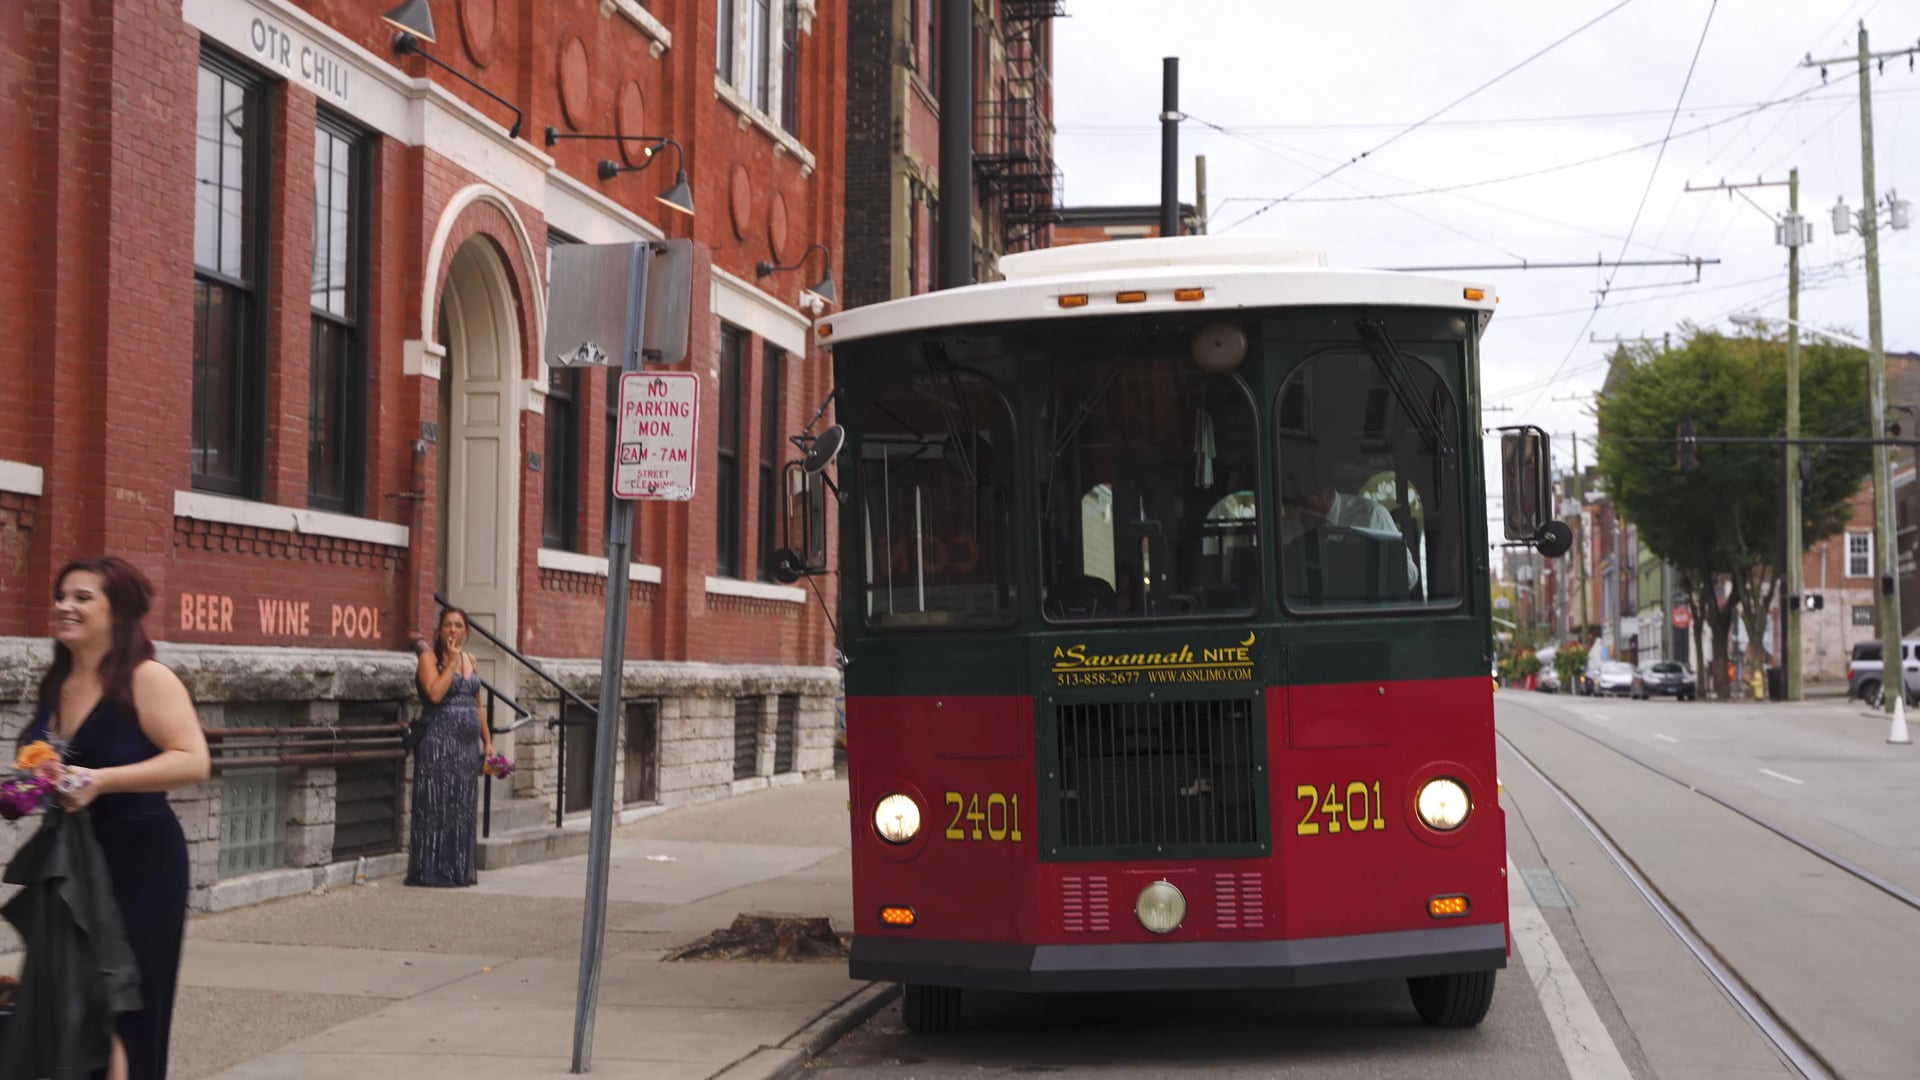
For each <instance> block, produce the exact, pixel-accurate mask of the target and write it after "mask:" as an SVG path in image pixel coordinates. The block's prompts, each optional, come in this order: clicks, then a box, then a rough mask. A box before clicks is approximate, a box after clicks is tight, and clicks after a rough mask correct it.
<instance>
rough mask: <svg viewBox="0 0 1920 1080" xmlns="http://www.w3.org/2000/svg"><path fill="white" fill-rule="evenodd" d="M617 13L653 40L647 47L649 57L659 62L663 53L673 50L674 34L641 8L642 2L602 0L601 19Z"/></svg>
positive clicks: (635, 0)
mask: <svg viewBox="0 0 1920 1080" xmlns="http://www.w3.org/2000/svg"><path fill="white" fill-rule="evenodd" d="M615 11H618V12H619V13H620V14H622V15H625V16H626V17H627V21H628V22H631V23H632V24H633V25H635V26H637V27H639V28H640V32H641V33H643V34H645V35H647V36H648V37H649V38H652V39H653V40H652V43H651V44H649V45H648V46H647V55H649V56H651V57H653V58H654V59H655V60H658V59H660V54H661V53H663V52H666V51H667V50H668V49H671V48H673V33H672V32H671V31H669V30H668V29H667V28H666V25H665V24H664V23H662V22H661V21H660V20H659V19H656V18H654V17H653V12H651V11H648V10H647V9H646V8H644V7H641V6H640V0H600V15H601V17H603V18H604V17H606V16H608V15H611V14H613V13H614V12H615Z"/></svg>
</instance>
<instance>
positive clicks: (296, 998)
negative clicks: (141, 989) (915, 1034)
mask: <svg viewBox="0 0 1920 1080" xmlns="http://www.w3.org/2000/svg"><path fill="white" fill-rule="evenodd" d="M846 797H847V785H846V783H845V782H844V781H818V782H814V783H809V784H803V785H799V786H794V787H787V788H777V789H773V790H770V791H764V792H758V793H754V794H751V795H743V796H738V797H735V798H732V799H728V800H722V801H719V802H714V803H707V804H703V805H699V806H693V807H687V808H683V809H676V810H671V811H668V812H665V813H662V814H659V815H657V816H655V817H651V818H648V819H646V820H643V821H640V822H637V823H635V824H633V825H628V826H625V827H623V828H620V829H618V830H617V831H616V832H615V836H614V842H613V860H612V873H611V879H610V880H611V884H610V887H609V891H608V910H607V954H606V961H605V964H604V966H603V968H602V976H601V987H600V1009H599V1016H598V1022H597V1025H596V1027H595V1037H594V1050H593V1062H592V1065H593V1075H594V1076H598V1077H609V1078H635V1080H638V1078H641V1077H644V1078H647V1080H678V1078H683V1077H684V1078H694V1077H700V1078H704V1077H714V1076H720V1075H722V1074H724V1075H725V1076H726V1077H728V1080H744V1078H750V1077H770V1076H780V1075H784V1074H785V1073H787V1072H789V1071H793V1070H795V1069H797V1068H798V1067H799V1066H801V1065H803V1064H804V1063H805V1061H806V1059H807V1058H808V1057H810V1056H811V1054H812V1053H813V1052H814V1051H817V1050H818V1049H820V1048H822V1047H823V1046H824V1045H825V1044H826V1043H827V1042H830V1041H831V1040H832V1038H834V1037H837V1036H838V1034H839V1033H840V1032H841V1031H844V1030H845V1029H846V1027H848V1026H850V1025H851V1024H852V1023H855V1022H857V1021H858V1020H859V1019H864V1017H865V1016H866V1015H868V1014H870V1013H871V1012H872V1011H873V1010H875V1009H877V1008H879V1007H880V1006H881V1005H884V1004H885V1003H886V1001H887V1000H888V999H889V998H890V996H891V993H892V987H890V986H883V985H871V984H862V983H855V982H853V981H851V980H849V979H848V978H847V971H846V965H845V963H844V961H827V962H816V963H796V964H774V963H755V962H745V961H741V962H712V961H684V962H675V963H666V962H663V961H662V960H661V957H662V956H663V955H664V954H665V953H666V952H668V951H669V950H671V949H673V948H676V947H678V946H680V945H683V944H686V943H688V942H690V941H693V940H696V939H698V938H701V937H703V936H705V935H706V934H708V933H710V932H711V931H713V930H716V929H720V928H722V927H725V926H727V925H728V924H729V923H731V922H732V921H733V918H734V916H735V915H737V914H739V913H741V912H749V911H758V912H780V913H790V914H810V915H827V916H830V917H831V918H832V920H833V924H834V927H835V928H836V929H839V930H845V929H847V928H849V927H850V926H851V900H850V893H849V859H848V853H847V846H848V841H847V812H846ZM585 878H586V860H585V858H584V857H579V858H569V859H562V860H558V861H555V862H548V863H535V864H530V865H525V866H516V867H512V868H509V869H505V870H500V871H492V872H486V873H483V874H481V879H480V885H479V886H478V887H476V888H473V889H465V890H447V891H435V890H424V889H409V888H406V887H404V886H402V885H401V884H400V880H399V879H398V878H392V879H386V880H382V881H378V882H376V883H374V884H371V885H367V886H347V887H345V888H343V889H340V890H337V891H335V892H332V893H328V894H326V895H323V896H304V897H298V898H295V899H291V900H282V901H278V902H275V903H270V904H265V905H261V906H259V907H254V908H247V909H242V910H238V911H232V912H227V913H223V914H219V915H210V916H206V917H203V918H199V919H195V920H193V921H192V922H191V923H190V925H189V926H188V929H187V944H186V956H185V960H184V961H183V965H182V969H181V984H182V985H181V991H180V999H179V1004H178V1008H177V1012H176V1017H175V1024H174V1032H173V1072H172V1075H173V1076H175V1077H177V1078H179V1080H199V1078H203V1077H217V1078H218V1080H262V1078H274V1080H280V1078H302V1077H314V1078H327V1080H333V1078H336V1077H340V1076H354V1077H364V1078H369V1080H378V1078H384V1077H396V1078H397V1077H421V1078H433V1077H449V1078H452V1077H458V1078H460V1080H489V1078H494V1077H543V1076H552V1077H559V1076H565V1075H567V1074H568V1072H567V1070H568V1066H569V1064H570V1062H571V1059H572V1038H573V1011H574V995H575V991H576V983H577V979H578V965H579V958H580V953H579V940H580V923H581V917H582V896H583V894H584V891H585Z"/></svg>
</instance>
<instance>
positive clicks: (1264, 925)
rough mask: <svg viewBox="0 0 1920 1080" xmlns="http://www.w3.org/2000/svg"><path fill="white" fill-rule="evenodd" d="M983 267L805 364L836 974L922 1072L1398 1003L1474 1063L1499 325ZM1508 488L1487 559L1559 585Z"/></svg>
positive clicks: (1098, 260) (1096, 261) (1099, 256)
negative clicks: (969, 1048) (840, 802)
mask: <svg viewBox="0 0 1920 1080" xmlns="http://www.w3.org/2000/svg"><path fill="white" fill-rule="evenodd" d="M1001 265H1002V271H1003V274H1004V278H1005V279H1004V280H1002V281H999V282H994V283H990V284H981V285H975V286H969V287H965V288H959V289H953V290H950V291H946V292H939V293H934V294H931V295H925V296H917V297H912V298H908V299H902V300H896V301H892V302H889V303H883V304H876V305H873V306H870V307H863V308H858V309H855V310H851V311H848V312H845V313H842V314H839V315H836V316H834V317H832V318H830V319H827V320H825V321H823V322H822V323H821V324H820V325H819V327H818V329H817V333H818V334H819V335H820V338H821V341H822V342H823V344H825V345H826V346H827V347H829V348H831V350H832V354H833V363H834V376H835V385H836V390H835V395H836V396H835V403H836V410H837V412H836V419H837V420H838V424H837V425H836V426H835V427H834V428H831V429H829V432H830V435H831V437H830V438H823V439H820V440H817V441H816V440H814V439H813V438H812V437H811V436H802V437H801V439H800V441H801V442H802V444H803V445H810V446H811V447H812V452H811V453H810V454H809V462H808V464H807V466H806V467H805V468H806V470H807V473H808V475H810V476H817V475H818V474H820V473H821V472H822V471H823V470H824V469H825V467H826V466H827V465H828V464H829V463H832V464H833V465H835V466H836V468H835V474H836V475H835V476H834V483H833V485H832V487H833V489H834V491H835V492H836V493H837V495H838V498H837V499H834V500H828V499H826V498H825V497H824V496H823V495H822V494H821V490H822V485H821V484H819V483H816V482H813V481H811V480H809V481H806V482H805V483H804V484H801V483H797V484H796V488H800V489H804V490H806V491H808V492H811V493H813V495H814V497H813V498H810V499H801V500H799V505H800V506H802V507H803V508H810V513H807V514H805V515H803V516H804V517H805V518H811V519H812V521H811V528H808V529H806V530H805V531H806V532H807V533H808V534H809V539H808V540H805V541H803V542H802V544H801V545H800V547H802V548H804V549H810V550H803V551H800V552H796V553H794V554H792V555H791V556H790V557H789V562H788V565H787V569H788V570H790V571H792V572H793V573H795V574H799V573H808V572H818V571H820V570H823V569H825V567H826V562H827V560H826V557H825V556H826V552H827V550H828V549H829V545H830V544H831V549H832V550H833V551H834V552H835V561H836V562H837V571H838V580H839V592H838V604H837V607H838V611H839V615H840V617H839V619H838V620H837V622H838V627H839V631H840V634H841V643H842V648H843V651H844V654H845V656H846V667H845V683H846V741H847V767H848V775H849V780H850V791H851V805H850V809H851V818H852V829H853V897H854V912H855V915H854V927H853V930H854V938H853V946H852V955H851V961H850V970H851V974H852V975H853V977H855V978H857V979H863V980H864V979H878V980H893V981H898V982H900V983H903V984H905V997H904V1012H905V1017H906V1021H907V1023H908V1025H909V1026H910V1027H912V1028H913V1029H914V1030H916V1031H939V1030H944V1029H947V1028H949V1027H951V1026H952V1025H953V1024H954V1023H955V1022H956V1021H957V1019H958V1017H959V1014H960V1002H961V994H962V992H963V991H964V990H966V989H969V988H987V989H997V990H1014V991H1035V992H1047V991H1086V990H1154V991H1157V990H1177V989H1206V988H1262V987H1289V986H1307V985H1318V984H1328V983H1338V982H1351V981H1361V980H1376V979H1387V978H1392V979H1400V978H1404V979H1406V980H1407V981H1408V983H1409V986H1410V989H1411V997H1412V1002H1413V1005H1414V1006H1415V1008H1416V1009H1417V1011H1418V1013H1419V1015H1420V1016H1421V1017H1422V1018H1423V1019H1425V1020H1426V1021H1428V1022H1429V1023H1433V1024H1439V1025H1470V1024H1477V1023H1478V1022H1479V1021H1480V1020H1481V1019H1482V1017H1483V1016H1484V1015H1485V1013H1486V1011H1487V1008H1488V1004H1489V1002H1490V1001H1491V998H1492V993H1493V982H1494V976H1495V973H1496V972H1497V971H1498V970H1499V969H1501V968H1502V967H1504V966H1505V965H1506V959H1507V954H1508V937H1507V926H1506V923H1507V857H1506V837H1505V830H1504V820H1503V815H1502V811H1501V808H1500V805H1499V800H1498V794H1497V780H1496V775H1495V762H1494V732H1493V701H1492V690H1491V688H1490V685H1489V679H1488V677H1487V672H1488V667H1489V662H1490V657H1491V645H1490V642H1491V623H1490V615H1491V605H1490V600H1489V595H1488V574H1489V562H1490V555H1491V549H1492V547H1493V546H1494V544H1495V543H1497V541H1495V540H1493V539H1492V538H1491V537H1490V536H1489V535H1488V532H1489V530H1488V527H1487V522H1486V515H1485V514H1484V513H1483V508H1484V507H1485V506H1486V505H1487V491H1486V482H1485V479H1484V475H1485V471H1486V468H1485V462H1484V460H1483V454H1484V451H1483V440H1482V437H1481V436H1482V429H1481V426H1480V396H1481V391H1480V381H1479V372H1478V368H1479V363H1478V361H1479V341H1480V337H1481V334H1482V333H1483V332H1484V331H1485V329H1486V327H1487V324H1488V321H1489V320H1490V319H1491V317H1492V315H1493V312H1494V304H1495V298H1494V296H1493V294H1492V290H1491V289H1490V288H1489V287H1488V286H1486V285H1477V284H1472V283H1468V282H1461V281H1455V280H1449V279H1445V278H1441V277H1433V276H1421V275H1411V274H1401V273H1391V272H1373V271H1353V270H1338V269H1332V268H1329V267H1327V266H1326V265H1325V261H1324V259H1323V258H1322V257H1321V256H1320V255H1319V254H1318V253H1317V252H1314V251H1312V250H1310V249H1305V248H1300V247H1294V246H1288V245H1283V244H1277V243H1275V242H1273V241H1251V240H1240V239H1238V238H1209V237H1197V238H1180V239H1164V240H1161V239H1155V240H1138V241H1127V242H1124V243H1107V244H1093V245H1085V246H1081V247H1073V248H1065V249H1055V250H1049V251H1040V252H1033V253H1028V254H1021V255H1015V256H1010V257H1008V258H1006V259H1005V260H1004V261H1003V263H1002V264H1001ZM1503 450H1504V452H1505V457H1506V461H1505V465H1506V468H1505V475H1506V477H1507V483H1506V487H1507V488H1508V491H1507V502H1508V520H1507V523H1506V530H1505V531H1506V533H1507V536H1506V537H1505V539H1507V540H1517V541H1520V542H1522V543H1531V544H1534V545H1536V546H1539V547H1541V548H1542V549H1543V550H1547V551H1548V552H1549V553H1550V554H1551V553H1553V551H1552V549H1553V548H1554V547H1555V546H1556V542H1557V540H1558V537H1557V535H1556V533H1555V531H1554V529H1555V528H1556V527H1552V526H1549V527H1543V526H1544V525H1546V523H1545V521H1544V513H1545V511H1546V506H1547V502H1546V488H1545V484H1546V475H1547V472H1548V465H1547V458H1546V453H1547V450H1546V446H1545V445H1544V440H1543V437H1542V435H1541V433H1539V432H1538V431H1537V430H1533V429H1528V430H1525V431H1522V432H1520V433H1518V434H1514V435H1509V436H1508V437H1507V438H1506V440H1505V442H1504V444H1503ZM798 468H800V467H799V466H796V469H798ZM829 507H831V510H830V512H829ZM796 520H799V519H796Z"/></svg>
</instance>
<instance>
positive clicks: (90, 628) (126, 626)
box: [21, 556, 212, 1080]
mask: <svg viewBox="0 0 1920 1080" xmlns="http://www.w3.org/2000/svg"><path fill="white" fill-rule="evenodd" d="M152 604H153V586H152V585H151V584H149V583H148V581H147V579H146V576H145V575H143V574H142V573H141V572H140V571H139V570H137V569H135V568H134V567H133V566H132V565H130V564H129V563H127V562H126V561H125V560H124V559H120V558H116V557H114V556H105V557H101V558H96V559H82V560H79V561H77V562H72V563H68V564H67V565H66V566H65V567H62V568H61V570H60V573H59V575H58V576H57V577H55V578H54V588H53V666H52V667H51V668H49V669H48V670H47V674H46V677H45V678H43V679H41V681H40V701H39V706H38V708H37V709H36V710H35V712H34V718H33V723H32V724H30V725H29V726H28V727H27V730H26V732H25V733H24V734H23V735H22V737H21V740H22V742H23V743H24V742H32V741H33V740H35V739H41V738H46V737H48V736H52V737H53V738H56V739H59V740H61V741H63V742H64V743H66V753H65V756H64V759H63V761H64V764H65V766H66V771H67V773H68V774H69V775H70V776H71V777H73V778H74V779H76V780H78V781H80V782H81V783H80V784H79V785H78V787H77V788H76V789H75V790H73V791H71V792H70V793H68V794H66V795H63V796H62V797H61V801H62V803H63V805H64V806H65V807H66V808H67V809H68V810H78V809H80V808H81V807H85V808H87V811H88V817H89V818H90V819H91V820H92V822H93V834H94V837H95V838H96V839H97V840H98V841H99V843H100V849H101V852H102V853H103V854H104V855H105V857H106V863H107V872H108V873H109V875H111V877H112V879H113V896H114V899H115V900H116V901H117V902H118V903H119V907H120V916H121V919H122V920H123V921H124V922H125V923H126V930H127V941H128V943H129V944H131V945H132V946H133V955H134V959H135V960H136V961H137V962H138V963H139V966H140V999H141V1004H142V1008H141V1010H140V1011H139V1012H134V1013H123V1014H121V1015H120V1016H118V1017H116V1018H115V1020H114V1033H115V1034H114V1040H113V1052H112V1057H111V1059H110V1061H109V1064H108V1066H107V1068H106V1070H105V1072H104V1074H96V1075H104V1076H105V1077H106V1078H107V1080H164V1078H165V1077H166V1075H167V1043H168V1037H169V1035H170V1034H171V1032H172V1029H173V998H174V987H175V985H176V984H177V982H178V976H179V971H180V944H181V939H182V937H183V936H184V935H185V933H186V924H187V889H188V886H189V885H190V883H191V882H190V878H191V874H190V871H189V869H188V865H187V841H186V836H185V834H183V833H182V832H181V829H180V819H179V818H177V817H175V816H174V813H173V808H172V807H171V806H169V805H168V804H167V796H166V792H168V791H171V790H173V789H174V788H180V787H186V786H187V785H189V784H196V783H199V782H200V781H202V780H205V779H206V778H207V777H208V775H209V774H210V773H211V771H212V768H211V764H210V760H211V759H210V758H209V756H208V754H207V740H206V736H205V735H204V734H203V733H202V732H201V730H200V719H199V717H198V716H197V715H195V713H194V710H193V699H192V698H191V697H190V696H189V695H188V694H187V688H186V687H185V686H183V685H181V682H180V679H179V677H177V676H176V675H174V673H173V672H172V671H170V670H168V669H167V667H166V666H165V665H163V664H161V663H160V662H159V661H157V660H155V659H154V658H153V642H152V641H151V640H150V639H149V638H148V637H147V632H146V628H145V627H143V626H142V625H141V620H142V619H143V618H145V616H146V614H147V611H148V609H149V608H150V607H152Z"/></svg>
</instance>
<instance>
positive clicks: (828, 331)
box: [814, 323, 833, 341]
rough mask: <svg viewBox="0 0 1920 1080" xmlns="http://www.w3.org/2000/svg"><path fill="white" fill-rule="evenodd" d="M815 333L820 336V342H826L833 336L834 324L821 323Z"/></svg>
mask: <svg viewBox="0 0 1920 1080" xmlns="http://www.w3.org/2000/svg"><path fill="white" fill-rule="evenodd" d="M814 333H816V334H818V335H820V340H822V341H825V340H826V339H828V338H830V337H832V336H833V324H832V323H821V324H820V326H819V327H818V328H816V329H815V330H814Z"/></svg>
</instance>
